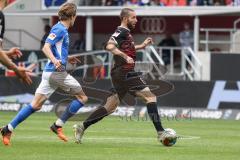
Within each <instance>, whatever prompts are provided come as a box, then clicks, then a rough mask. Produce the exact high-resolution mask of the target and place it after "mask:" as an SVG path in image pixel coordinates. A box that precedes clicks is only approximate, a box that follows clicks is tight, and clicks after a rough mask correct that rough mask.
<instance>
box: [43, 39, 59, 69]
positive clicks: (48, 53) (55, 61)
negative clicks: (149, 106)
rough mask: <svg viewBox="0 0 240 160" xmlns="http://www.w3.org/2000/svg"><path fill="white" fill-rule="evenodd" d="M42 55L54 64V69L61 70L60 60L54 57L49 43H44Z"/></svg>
mask: <svg viewBox="0 0 240 160" xmlns="http://www.w3.org/2000/svg"><path fill="white" fill-rule="evenodd" d="M42 51H43V53H44V54H45V55H46V57H47V58H48V59H50V61H52V63H53V64H54V66H55V67H56V69H57V70H61V69H62V68H61V67H62V64H61V60H58V59H56V58H55V57H54V55H53V53H52V50H51V44H50V43H45V44H44V46H43V48H42Z"/></svg>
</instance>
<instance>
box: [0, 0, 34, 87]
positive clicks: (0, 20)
mask: <svg viewBox="0 0 240 160" xmlns="http://www.w3.org/2000/svg"><path fill="white" fill-rule="evenodd" d="M5 5H6V0H1V1H0V63H1V64H3V65H4V66H6V67H7V68H8V69H11V70H13V71H14V72H15V73H16V75H17V76H18V78H19V79H20V80H21V81H23V82H25V83H27V84H31V83H32V81H31V78H30V77H29V75H28V74H27V72H31V71H30V70H27V69H26V68H24V67H19V66H17V65H16V64H14V63H13V62H12V60H11V58H13V59H16V58H19V57H21V56H22V53H21V51H20V50H19V49H18V48H16V47H14V48H11V49H10V50H8V51H4V50H3V37H4V33H5V16H4V14H3V12H2V10H3V8H4V7H5Z"/></svg>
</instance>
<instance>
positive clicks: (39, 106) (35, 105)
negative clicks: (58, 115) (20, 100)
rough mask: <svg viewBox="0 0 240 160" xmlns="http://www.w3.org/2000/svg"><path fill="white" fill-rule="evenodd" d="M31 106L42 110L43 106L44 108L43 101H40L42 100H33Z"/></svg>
mask: <svg viewBox="0 0 240 160" xmlns="http://www.w3.org/2000/svg"><path fill="white" fill-rule="evenodd" d="M31 106H32V108H33V109H34V110H36V111H37V110H40V109H41V108H42V103H40V102H32V103H31Z"/></svg>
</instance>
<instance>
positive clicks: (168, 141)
mask: <svg viewBox="0 0 240 160" xmlns="http://www.w3.org/2000/svg"><path fill="white" fill-rule="evenodd" d="M164 132H165V133H163V135H162V137H161V143H162V144H163V145H164V146H168V147H170V146H173V145H174V144H175V143H176V142H177V133H176V132H175V131H174V130H173V129H171V128H166V129H165V131H164Z"/></svg>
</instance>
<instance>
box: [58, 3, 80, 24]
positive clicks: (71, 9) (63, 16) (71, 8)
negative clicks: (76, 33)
mask: <svg viewBox="0 0 240 160" xmlns="http://www.w3.org/2000/svg"><path fill="white" fill-rule="evenodd" d="M76 13H77V6H76V5H75V4H74V3H64V4H63V5H62V6H61V7H60V9H59V11H58V17H59V20H63V21H64V20H68V19H70V18H71V17H74V16H75V15H76Z"/></svg>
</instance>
